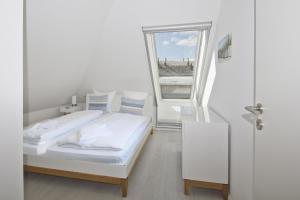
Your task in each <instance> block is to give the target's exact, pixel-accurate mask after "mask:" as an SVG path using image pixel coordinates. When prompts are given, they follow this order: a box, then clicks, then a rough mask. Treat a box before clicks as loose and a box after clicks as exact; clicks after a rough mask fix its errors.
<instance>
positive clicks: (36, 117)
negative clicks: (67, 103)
mask: <svg viewBox="0 0 300 200" xmlns="http://www.w3.org/2000/svg"><path fill="white" fill-rule="evenodd" d="M60 115H61V113H60V112H59V107H54V108H48V109H44V110H38V111H34V112H29V113H24V114H23V124H24V126H28V125H29V124H32V123H35V122H38V121H41V120H45V119H49V118H54V117H58V116H60Z"/></svg>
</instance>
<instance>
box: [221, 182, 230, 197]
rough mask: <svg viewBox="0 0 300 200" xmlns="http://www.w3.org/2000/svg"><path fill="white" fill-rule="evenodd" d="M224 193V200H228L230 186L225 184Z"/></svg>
mask: <svg viewBox="0 0 300 200" xmlns="http://www.w3.org/2000/svg"><path fill="white" fill-rule="evenodd" d="M222 193H223V198H224V200H228V195H229V194H228V185H227V184H224V185H223V187H222Z"/></svg>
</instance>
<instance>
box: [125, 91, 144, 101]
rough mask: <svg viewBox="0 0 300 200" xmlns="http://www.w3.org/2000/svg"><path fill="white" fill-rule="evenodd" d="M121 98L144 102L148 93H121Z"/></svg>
mask: <svg viewBox="0 0 300 200" xmlns="http://www.w3.org/2000/svg"><path fill="white" fill-rule="evenodd" d="M122 97H126V98H128V99H134V100H146V99H147V97H148V93H146V92H136V91H123V94H122Z"/></svg>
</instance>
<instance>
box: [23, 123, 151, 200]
mask: <svg viewBox="0 0 300 200" xmlns="http://www.w3.org/2000/svg"><path fill="white" fill-rule="evenodd" d="M145 131H146V134H145V136H144V138H143V140H142V141H141V143H140V145H139V146H138V148H137V151H136V152H135V154H134V155H133V156H132V157H131V158H130V159H129V160H128V162H127V163H125V164H113V163H100V162H99V163H97V162H91V161H81V160H74V159H62V158H60V159H58V158H50V157H44V156H33V155H24V172H29V173H38V174H46V175H52V176H61V177H67V178H74V179H80V180H88V181H95V182H101V183H108V184H114V185H120V186H121V194H122V197H127V193H128V177H129V175H130V173H131V171H132V168H133V167H134V164H135V162H136V160H137V159H138V157H139V155H140V153H141V151H142V149H143V147H144V145H145V143H146V141H147V139H148V137H149V135H152V134H153V129H152V123H150V124H149V125H148V127H147V128H146V130H145Z"/></svg>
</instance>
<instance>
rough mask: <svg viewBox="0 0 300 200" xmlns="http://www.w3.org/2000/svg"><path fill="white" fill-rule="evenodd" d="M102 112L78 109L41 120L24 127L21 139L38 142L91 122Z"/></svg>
mask: <svg viewBox="0 0 300 200" xmlns="http://www.w3.org/2000/svg"><path fill="white" fill-rule="evenodd" d="M102 114H103V112H102V111H94V110H89V111H79V112H75V113H72V114H69V115H64V116H61V117H58V118H55V119H51V120H47V121H42V122H40V123H37V124H34V125H33V126H30V127H28V128H25V129H24V131H23V133H24V135H23V139H24V141H25V142H28V143H30V144H40V143H43V142H45V141H49V140H52V139H54V138H56V137H58V136H62V135H64V134H68V133H69V131H71V130H73V129H75V128H78V127H80V126H82V125H85V124H86V123H88V122H91V121H93V120H95V119H97V118H98V117H100V116H101V115H102Z"/></svg>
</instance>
